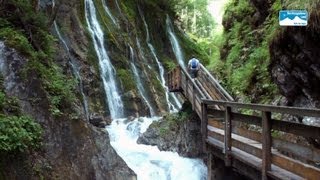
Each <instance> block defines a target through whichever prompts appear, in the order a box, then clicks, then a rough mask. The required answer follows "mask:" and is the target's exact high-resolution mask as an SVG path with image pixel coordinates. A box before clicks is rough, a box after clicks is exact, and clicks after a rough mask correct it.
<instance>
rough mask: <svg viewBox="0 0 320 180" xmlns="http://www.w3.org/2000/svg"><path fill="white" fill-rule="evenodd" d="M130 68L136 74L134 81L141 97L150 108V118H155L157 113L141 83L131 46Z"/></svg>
mask: <svg viewBox="0 0 320 180" xmlns="http://www.w3.org/2000/svg"><path fill="white" fill-rule="evenodd" d="M130 66H131V70H132V71H133V74H134V79H135V81H136V84H137V88H138V91H139V94H140V95H141V97H142V98H143V100H144V101H145V103H146V104H147V106H148V108H149V112H150V116H151V117H153V116H155V111H154V109H153V107H152V106H151V103H150V101H149V100H148V98H147V97H146V90H145V88H144V86H143V84H142V82H141V78H140V76H139V73H138V70H137V67H136V65H135V57H134V52H133V49H132V47H131V46H130Z"/></svg>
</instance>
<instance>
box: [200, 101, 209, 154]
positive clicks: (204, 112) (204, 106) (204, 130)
mask: <svg viewBox="0 0 320 180" xmlns="http://www.w3.org/2000/svg"><path fill="white" fill-rule="evenodd" d="M207 108H208V106H207V104H205V103H203V102H201V111H202V118H201V135H202V149H203V152H206V151H207V131H208V129H207V126H208V115H207Z"/></svg>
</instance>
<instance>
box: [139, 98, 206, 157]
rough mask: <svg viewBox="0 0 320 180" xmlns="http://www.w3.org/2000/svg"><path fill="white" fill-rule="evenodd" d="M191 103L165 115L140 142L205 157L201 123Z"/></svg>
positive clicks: (182, 153) (144, 134)
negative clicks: (193, 111)
mask: <svg viewBox="0 0 320 180" xmlns="http://www.w3.org/2000/svg"><path fill="white" fill-rule="evenodd" d="M190 107H191V106H190V104H187V103H186V104H184V105H183V107H182V109H181V111H180V112H179V113H178V114H172V115H167V116H164V117H163V119H162V120H160V121H157V122H154V123H153V124H152V125H151V126H150V127H149V128H148V130H147V131H146V132H145V133H143V134H142V135H141V136H140V137H139V139H138V140H137V142H138V143H141V144H147V145H153V146H157V147H158V148H159V149H160V150H161V151H173V152H177V153H178V154H179V155H181V156H184V157H192V158H203V152H202V149H201V148H199V147H202V138H201V127H200V126H201V124H200V122H201V121H200V119H199V117H198V115H197V114H196V113H192V110H191V108H190Z"/></svg>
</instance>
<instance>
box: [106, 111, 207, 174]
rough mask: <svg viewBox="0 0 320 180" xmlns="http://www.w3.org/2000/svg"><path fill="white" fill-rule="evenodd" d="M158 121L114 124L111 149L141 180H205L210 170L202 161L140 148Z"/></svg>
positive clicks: (140, 119)
mask: <svg viewBox="0 0 320 180" xmlns="http://www.w3.org/2000/svg"><path fill="white" fill-rule="evenodd" d="M158 119H159V118H156V117H154V118H138V119H135V120H133V121H131V122H129V123H128V121H127V120H126V119H117V120H114V121H112V123H111V125H110V126H108V127H107V130H108V132H109V135H110V141H111V145H112V147H113V148H114V149H115V150H116V151H117V153H118V154H119V155H120V156H121V157H122V158H123V159H124V160H125V162H126V163H127V165H128V166H129V167H130V168H131V169H132V170H133V171H134V172H135V173H136V174H137V178H138V180H153V179H157V180H169V179H172V180H205V179H206V177H207V168H206V166H205V164H204V163H203V161H202V160H200V159H190V158H183V157H180V156H179V155H178V154H177V153H173V152H165V151H159V149H158V148H157V146H149V145H143V144H137V143H136V141H137V139H138V137H139V135H140V134H141V133H144V132H145V131H146V129H147V128H148V127H149V125H150V124H151V123H152V122H153V121H156V120H158Z"/></svg>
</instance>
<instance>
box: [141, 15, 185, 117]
mask: <svg viewBox="0 0 320 180" xmlns="http://www.w3.org/2000/svg"><path fill="white" fill-rule="evenodd" d="M139 12H140V16H141V18H142V21H143V23H144V26H145V29H146V34H147V37H146V41H147V44H148V47H149V49H150V51H151V54H152V55H153V57H154V59H155V60H156V64H157V66H158V69H159V76H160V79H159V77H158V79H159V80H160V82H161V85H162V87H163V88H164V90H165V94H166V101H167V105H168V108H169V111H170V112H177V111H178V109H177V108H179V109H180V108H181V107H182V105H181V103H180V101H179V100H178V98H177V97H176V95H175V94H173V93H170V95H169V89H168V87H167V86H166V81H165V78H164V68H163V65H162V63H161V62H160V61H159V59H158V57H157V54H156V52H155V49H154V47H153V45H152V44H151V42H150V35H149V28H148V24H147V22H146V20H145V18H144V16H143V15H142V13H141V11H140V10H139ZM169 96H170V97H172V98H171V99H172V100H173V101H174V103H172V102H171V101H170V98H169ZM176 107H177V108H176Z"/></svg>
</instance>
